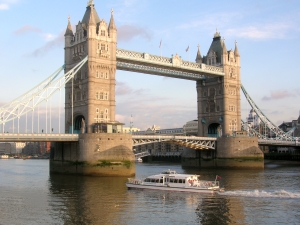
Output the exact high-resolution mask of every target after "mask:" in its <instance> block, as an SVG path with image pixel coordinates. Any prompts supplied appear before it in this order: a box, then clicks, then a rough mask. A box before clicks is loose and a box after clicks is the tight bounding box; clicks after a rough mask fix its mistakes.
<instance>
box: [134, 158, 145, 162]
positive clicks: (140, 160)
mask: <svg viewBox="0 0 300 225" xmlns="http://www.w3.org/2000/svg"><path fill="white" fill-rule="evenodd" d="M135 161H136V162H143V159H142V158H137V159H136V160H135Z"/></svg>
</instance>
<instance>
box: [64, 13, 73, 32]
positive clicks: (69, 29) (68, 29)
mask: <svg viewBox="0 0 300 225" xmlns="http://www.w3.org/2000/svg"><path fill="white" fill-rule="evenodd" d="M70 20H71V18H70V16H69V17H68V26H67V29H66V32H65V36H73V30H72V26H71V22H70Z"/></svg>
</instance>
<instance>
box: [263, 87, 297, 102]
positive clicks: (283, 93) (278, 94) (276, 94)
mask: <svg viewBox="0 0 300 225" xmlns="http://www.w3.org/2000/svg"><path fill="white" fill-rule="evenodd" d="M297 95H300V89H295V90H291V91H287V90H277V91H271V94H270V96H264V97H263V98H262V100H264V101H269V100H276V99H283V98H290V97H296V96H297Z"/></svg>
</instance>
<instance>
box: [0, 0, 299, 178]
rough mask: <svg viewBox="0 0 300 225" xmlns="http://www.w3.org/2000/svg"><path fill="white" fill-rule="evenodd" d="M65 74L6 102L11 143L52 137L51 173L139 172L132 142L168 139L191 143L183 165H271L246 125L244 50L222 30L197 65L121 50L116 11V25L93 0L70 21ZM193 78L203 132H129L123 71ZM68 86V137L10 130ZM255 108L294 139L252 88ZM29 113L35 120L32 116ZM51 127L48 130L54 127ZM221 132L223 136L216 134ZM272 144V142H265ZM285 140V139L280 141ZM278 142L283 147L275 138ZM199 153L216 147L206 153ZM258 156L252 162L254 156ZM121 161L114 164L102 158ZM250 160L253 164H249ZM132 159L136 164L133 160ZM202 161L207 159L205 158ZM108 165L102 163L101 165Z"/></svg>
mask: <svg viewBox="0 0 300 225" xmlns="http://www.w3.org/2000/svg"><path fill="white" fill-rule="evenodd" d="M64 49H65V65H64V66H63V67H61V68H60V70H62V69H64V72H65V75H64V76H62V77H61V78H59V79H56V78H57V73H55V74H54V75H52V76H51V77H50V78H49V79H47V80H45V81H43V82H42V83H41V84H40V85H38V86H37V87H36V88H33V89H32V90H31V91H29V92H28V93H26V94H25V95H24V96H21V97H20V98H18V99H16V100H14V101H13V102H11V103H9V104H6V105H4V106H1V108H0V124H2V128H3V132H2V134H0V142H3V141H52V142H56V145H55V147H54V148H53V149H52V152H51V160H50V171H51V172H58V173H80V174H97V175H103V176H108V175H116V176H117V175H121V176H122V175H124V176H128V175H133V174H134V173H135V167H134V164H133V163H132V162H134V159H135V158H134V155H133V152H132V146H134V145H140V144H144V143H152V142H158V141H165V142H170V143H175V144H178V145H182V146H185V147H186V148H185V153H184V159H183V161H182V165H183V166H200V165H201V166H207V167H215V166H219V167H238V168H263V153H262V152H261V151H260V149H259V148H258V143H259V142H258V139H257V137H256V136H255V135H254V136H252V137H249V136H248V135H247V132H245V131H243V130H242V125H241V122H240V121H241V104H240V93H241V92H240V90H241V88H242V85H241V74H240V57H241V56H240V53H239V50H238V46H237V43H235V48H234V50H233V51H232V50H229V51H228V50H227V48H226V44H225V40H224V39H221V35H220V33H219V32H216V33H215V34H214V36H213V40H212V43H211V45H210V48H209V50H208V52H207V54H206V55H205V56H202V54H201V53H200V47H198V52H197V56H196V62H188V61H184V60H182V59H181V57H179V56H178V55H177V54H176V55H172V57H170V58H168V57H163V56H157V55H152V54H148V53H143V52H133V51H130V50H124V49H118V48H117V26H116V24H115V21H114V14H113V11H112V13H111V18H110V21H109V23H107V22H106V21H105V20H103V19H100V17H99V16H98V14H97V11H96V9H95V5H94V2H93V1H92V0H90V1H89V2H88V5H87V7H86V11H85V14H84V16H83V19H82V21H80V22H79V23H78V24H77V25H76V29H75V30H74V31H73V29H72V26H71V21H70V18H69V20H68V24H67V28H66V32H65V48H64ZM117 70H126V71H131V72H139V73H144V74H153V75H159V76H167V77H172V78H179V79H186V80H191V81H194V82H195V83H196V89H197V102H198V105H197V111H198V121H199V122H198V136H199V137H184V136H178V137H174V136H169V137H167V136H164V137H159V136H153V137H149V136H147V137H145V136H143V137H141V136H134V135H131V134H124V133H122V126H123V125H124V124H123V123H122V122H119V121H116V119H115V108H116V101H115V86H116V78H115V75H116V71H117ZM63 87H65V125H64V127H65V134H34V133H33V132H32V134H20V133H19V132H18V134H7V133H4V126H5V124H7V123H8V122H9V121H14V119H17V120H18V121H19V119H20V117H21V116H22V115H23V116H24V115H25V114H26V116H27V113H29V112H34V109H35V108H36V107H37V106H38V105H39V104H40V103H41V102H43V101H48V99H49V98H50V97H51V96H52V94H53V93H54V92H55V91H58V90H61V89H62V88H63ZM242 90H243V92H244V93H245V94H246V97H247V99H248V101H249V102H251V103H250V104H251V106H252V107H253V108H254V110H255V112H257V113H258V115H260V116H261V117H264V121H265V123H266V124H267V125H268V126H269V128H270V130H271V131H272V132H274V133H275V134H276V135H277V138H279V140H277V141H290V142H288V143H290V144H291V145H293V143H295V145H298V142H297V140H296V141H295V139H293V138H290V135H289V134H286V133H284V132H282V131H280V129H279V128H278V129H277V128H276V127H275V125H274V124H273V123H271V122H270V120H269V119H267V117H266V116H265V115H264V114H263V113H262V112H261V111H260V110H259V108H258V107H257V106H256V105H255V103H254V102H253V100H252V99H251V98H250V96H249V95H248V94H247V92H246V91H245V89H244V88H242ZM26 118H27V117H26ZM46 130H48V129H46ZM217 134H218V135H219V136H220V137H219V138H210V137H208V136H214V135H217ZM263 143H266V140H265V141H264V142H263ZM277 143H279V142H277ZM272 144H276V143H275V142H274V141H273V142H272ZM195 150H203V151H215V150H217V151H215V152H217V153H216V154H212V155H209V154H206V158H203V155H202V156H201V154H200V153H199V152H201V151H195ZM251 160H252V161H251ZM108 161H109V162H114V163H111V164H109V165H110V166H109V167H106V166H105V165H106V164H105V165H104V164H103V165H102V164H101V163H103V162H105V163H107V162H108ZM243 161H247V163H243ZM128 162H130V163H128ZM199 162H202V163H199ZM99 165H100V166H99Z"/></svg>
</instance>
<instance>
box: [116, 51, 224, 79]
mask: <svg viewBox="0 0 300 225" xmlns="http://www.w3.org/2000/svg"><path fill="white" fill-rule="evenodd" d="M116 56H117V69H118V70H126V71H133V72H138V73H146V74H154V75H160V76H165V77H173V78H180V79H186V80H204V79H205V78H206V76H211V77H213V76H224V75H225V73H224V70H223V68H222V67H216V66H210V65H206V64H200V63H194V62H189V61H184V60H182V59H181V57H179V56H178V55H175V56H172V58H168V57H162V56H158V55H151V54H148V53H142V52H133V51H128V50H124V49H117V52H116Z"/></svg>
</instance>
